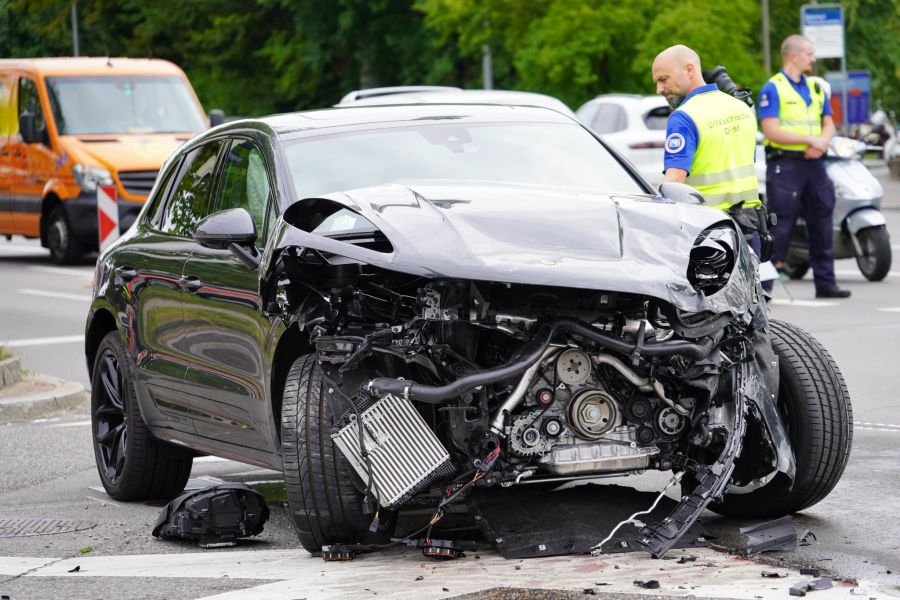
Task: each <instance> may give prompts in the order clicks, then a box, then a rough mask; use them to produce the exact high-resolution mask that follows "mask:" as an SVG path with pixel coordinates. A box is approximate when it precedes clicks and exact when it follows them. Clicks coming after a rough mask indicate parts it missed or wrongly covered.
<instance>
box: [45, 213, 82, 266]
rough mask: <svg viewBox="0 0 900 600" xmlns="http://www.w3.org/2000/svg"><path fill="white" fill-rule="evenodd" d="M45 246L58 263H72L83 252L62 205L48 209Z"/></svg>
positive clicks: (75, 261) (78, 258) (79, 257)
mask: <svg viewBox="0 0 900 600" xmlns="http://www.w3.org/2000/svg"><path fill="white" fill-rule="evenodd" d="M47 246H48V247H49V248H50V258H52V259H53V262H55V263H56V264H58V265H73V264H75V263H77V262H78V261H80V260H81V256H82V255H83V254H84V248H83V247H82V245H81V240H80V239H78V236H76V235H75V232H74V231H73V230H72V226H71V225H70V224H69V219H68V218H67V217H66V210H65V209H64V208H63V207H62V206H57V207H56V208H54V209H53V210H52V211H50V218H49V219H48V220H47Z"/></svg>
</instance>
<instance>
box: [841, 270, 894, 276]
mask: <svg viewBox="0 0 900 600" xmlns="http://www.w3.org/2000/svg"><path fill="white" fill-rule="evenodd" d="M834 274H835V275H837V276H838V277H852V276H854V275H859V276H860V277H862V276H863V274H862V272H860V271H859V270H856V269H837V270H835V272H834ZM898 275H900V271H888V274H887V276H888V277H897V276H898Z"/></svg>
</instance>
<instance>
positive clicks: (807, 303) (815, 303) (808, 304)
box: [772, 298, 841, 308]
mask: <svg viewBox="0 0 900 600" xmlns="http://www.w3.org/2000/svg"><path fill="white" fill-rule="evenodd" d="M772 304H779V305H784V306H801V307H804V308H825V307H826V306H840V304H841V303H840V302H834V301H832V300H788V299H787V298H772Z"/></svg>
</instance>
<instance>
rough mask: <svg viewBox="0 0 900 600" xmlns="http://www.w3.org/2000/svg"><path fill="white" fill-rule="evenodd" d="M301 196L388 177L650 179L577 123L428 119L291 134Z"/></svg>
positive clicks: (624, 184)
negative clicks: (422, 122)
mask: <svg viewBox="0 0 900 600" xmlns="http://www.w3.org/2000/svg"><path fill="white" fill-rule="evenodd" d="M285 155H286V157H287V162H288V165H289V168H290V172H291V176H292V179H293V182H294V187H295V190H296V192H297V198H298V199H300V198H311V197H315V196H322V195H324V194H328V193H331V192H338V191H344V190H352V189H357V188H363V187H371V186H377V185H382V184H386V183H400V184H404V183H405V184H412V183H423V182H426V183H427V182H433V183H440V184H446V183H448V182H450V183H463V182H472V183H483V182H490V183H505V184H509V183H514V184H517V185H537V186H553V187H570V188H579V189H586V190H591V191H595V192H615V193H621V194H643V193H645V190H644V189H643V187H642V186H641V185H640V184H639V183H638V182H637V181H636V180H635V179H634V178H633V177H632V176H631V175H630V174H629V173H628V172H627V171H626V170H625V168H624V167H623V166H622V165H621V164H619V162H618V161H617V160H616V159H615V158H614V157H613V156H612V155H611V154H610V153H609V152H608V151H607V150H606V148H604V147H603V145H602V144H600V142H598V141H597V140H596V139H595V138H594V137H593V136H592V135H591V134H590V133H588V132H587V131H585V130H584V129H583V128H582V127H581V126H579V125H577V124H575V123H572V124H568V123H477V124H471V123H467V124H461V123H453V124H445V123H440V124H428V125H416V126H411V127H395V128H387V129H375V130H368V131H355V132H351V133H342V134H334V135H326V136H319V137H314V138H306V139H300V140H296V141H294V142H290V143H289V145H288V146H287V147H286V150H285Z"/></svg>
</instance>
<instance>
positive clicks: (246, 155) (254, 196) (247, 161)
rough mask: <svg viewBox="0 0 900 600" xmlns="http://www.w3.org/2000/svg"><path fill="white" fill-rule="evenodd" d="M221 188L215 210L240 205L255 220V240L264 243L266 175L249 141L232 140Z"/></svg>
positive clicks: (257, 152)
mask: <svg viewBox="0 0 900 600" xmlns="http://www.w3.org/2000/svg"><path fill="white" fill-rule="evenodd" d="M222 174H223V175H222V187H221V190H220V192H219V201H218V203H217V204H216V211H220V210H226V209H229V208H243V209H245V210H246V211H247V212H249V213H250V216H251V217H253V222H254V223H256V232H257V234H258V236H259V237H257V242H258V243H259V244H260V245H261V244H263V243H264V242H265V238H264V235H265V233H266V231H265V218H266V204H267V203H268V200H269V176H268V174H267V173H266V164H265V161H264V160H263V157H262V152H261V151H260V150H259V148H258V147H257V146H256V144H254V143H253V142H251V141H250V140H234V141H232V142H231V147H230V148H229V149H228V153H227V154H226V155H225V159H224V160H223V165H222Z"/></svg>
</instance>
